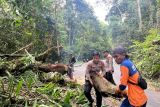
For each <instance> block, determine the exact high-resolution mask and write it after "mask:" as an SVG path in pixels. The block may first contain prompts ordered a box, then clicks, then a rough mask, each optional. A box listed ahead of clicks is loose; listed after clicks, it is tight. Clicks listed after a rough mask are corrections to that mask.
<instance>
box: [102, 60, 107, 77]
mask: <svg viewBox="0 0 160 107" xmlns="http://www.w3.org/2000/svg"><path fill="white" fill-rule="evenodd" d="M105 74H106V68H105V64H104V63H103V62H102V76H104V75H105Z"/></svg>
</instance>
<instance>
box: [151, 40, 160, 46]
mask: <svg viewBox="0 0 160 107" xmlns="http://www.w3.org/2000/svg"><path fill="white" fill-rule="evenodd" d="M152 44H153V45H160V40H153V41H152Z"/></svg>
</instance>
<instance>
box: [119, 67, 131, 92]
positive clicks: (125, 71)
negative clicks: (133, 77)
mask: <svg viewBox="0 0 160 107" xmlns="http://www.w3.org/2000/svg"><path fill="white" fill-rule="evenodd" d="M120 70H121V79H120V85H119V90H120V91H123V90H125V89H126V87H127V82H128V78H129V69H128V68H127V67H126V66H121V67H120Z"/></svg>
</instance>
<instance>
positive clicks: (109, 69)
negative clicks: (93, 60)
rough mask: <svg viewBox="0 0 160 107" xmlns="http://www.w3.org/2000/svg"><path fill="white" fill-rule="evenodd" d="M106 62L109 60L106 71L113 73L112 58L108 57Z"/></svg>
mask: <svg viewBox="0 0 160 107" xmlns="http://www.w3.org/2000/svg"><path fill="white" fill-rule="evenodd" d="M108 60H109V63H108V64H109V65H108V71H110V72H113V58H112V57H111V56H109V57H108Z"/></svg>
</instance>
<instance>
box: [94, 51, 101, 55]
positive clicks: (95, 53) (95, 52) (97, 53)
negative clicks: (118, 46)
mask: <svg viewBox="0 0 160 107" xmlns="http://www.w3.org/2000/svg"><path fill="white" fill-rule="evenodd" d="M92 56H100V53H99V52H97V51H94V52H93V53H92Z"/></svg>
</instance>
